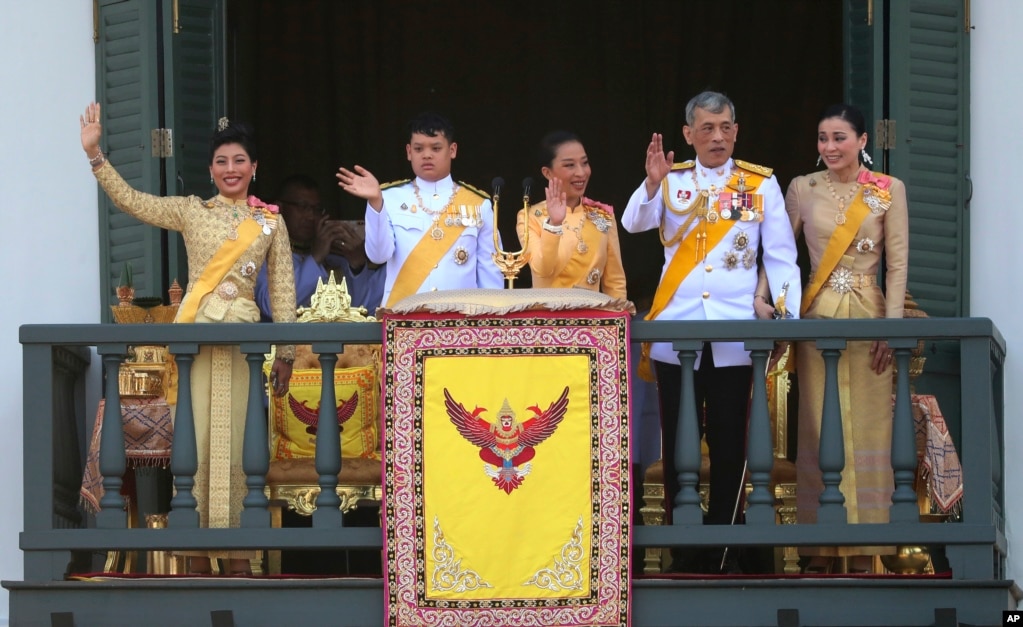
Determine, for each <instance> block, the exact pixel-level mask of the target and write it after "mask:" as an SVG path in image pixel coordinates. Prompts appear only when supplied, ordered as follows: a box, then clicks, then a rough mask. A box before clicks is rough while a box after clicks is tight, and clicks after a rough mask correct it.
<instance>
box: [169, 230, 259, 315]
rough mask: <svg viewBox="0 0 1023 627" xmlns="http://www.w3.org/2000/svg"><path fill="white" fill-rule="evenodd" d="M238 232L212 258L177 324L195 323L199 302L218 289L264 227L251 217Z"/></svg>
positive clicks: (189, 292) (184, 306)
mask: <svg viewBox="0 0 1023 627" xmlns="http://www.w3.org/2000/svg"><path fill="white" fill-rule="evenodd" d="M250 211H251V210H250ZM237 230H238V238H237V239H233V240H231V239H229V240H227V241H225V242H224V243H223V244H221V246H220V248H218V249H217V252H215V253H213V256H212V257H210V260H209V261H208V262H207V263H206V267H205V268H203V269H202V274H201V275H199V278H198V279H197V280H196V282H195V285H194V286H193V287H192V289H191V290H189V291H188V297H187V298H186V299H185V302H184V303H182V305H181V309H180V310H179V311H178V317H177V318H175V320H174V321H175V322H195V312H197V311H199V301H201V300H202V299H203V297H204V296H206V295H207V294H209V293H210V292H212V291H213V290H214V288H216V287H217V285H218V284H219V283H220V281H221V279H223V278H224V276H226V275H227V271H228V270H230V269H231V266H233V265H234V263H235V262H236V261H238V258H239V257H241V256H242V253H244V252H245V251H246V250H248V248H249V246H251V245H252V242H254V241H256V238H258V237H259V236H260V235H261V234H262V233H263V227H261V226H260V225H259V224H258V223H257V222H256V221H255V220H254V219H252V218H251V217H250V218H246V219H245V220H242V222H241V224H239V225H238V229H237Z"/></svg>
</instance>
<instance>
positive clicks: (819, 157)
mask: <svg viewBox="0 0 1023 627" xmlns="http://www.w3.org/2000/svg"><path fill="white" fill-rule="evenodd" d="M817 167H818V168H819V167H821V156H820V155H817Z"/></svg>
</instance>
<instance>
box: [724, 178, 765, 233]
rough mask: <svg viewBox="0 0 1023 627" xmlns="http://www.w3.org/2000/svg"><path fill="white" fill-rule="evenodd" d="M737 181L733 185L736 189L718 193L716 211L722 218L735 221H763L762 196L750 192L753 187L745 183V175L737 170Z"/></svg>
mask: <svg viewBox="0 0 1023 627" xmlns="http://www.w3.org/2000/svg"><path fill="white" fill-rule="evenodd" d="M738 176H739V178H738V182H737V183H736V184H735V185H734V186H733V187H734V188H735V189H736V190H737V191H735V192H724V193H722V194H719V195H718V202H717V207H718V213H720V214H721V218H722V219H724V220H733V221H736V222H763V221H764V197H763V195H762V194H754V193H751V192H752V191H753V190H754V189H755V188H754V187H752V186H749V185H747V184H746V175H745V174H744V173H743V172H742V170H740V171H739V175H738Z"/></svg>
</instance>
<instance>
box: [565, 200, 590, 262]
mask: <svg viewBox="0 0 1023 627" xmlns="http://www.w3.org/2000/svg"><path fill="white" fill-rule="evenodd" d="M579 208H580V209H582V211H580V213H582V217H581V218H580V219H579V224H578V225H577V226H571V225H570V224H569V223H568V222H567V221H566V222H565V223H564V226H565V228H567V229H568V230H569V231H572V232H573V233H575V238H576V239H577V240H579V243H578V244H576V245H575V249H576V250H577V251H579V254H580V255H585V254H586V251H588V250H589V249H590V247H589V246H587V245H586V242H585V241H583V227H584V226H586V208H585V207H583V206H582V204H580V205H579Z"/></svg>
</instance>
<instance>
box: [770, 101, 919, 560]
mask: <svg viewBox="0 0 1023 627" xmlns="http://www.w3.org/2000/svg"><path fill="white" fill-rule="evenodd" d="M866 144H867V133H866V132H865V122H864V119H863V114H862V113H860V112H859V111H858V110H856V109H855V108H853V107H851V106H849V105H844V104H842V105H834V106H832V107H830V108H828V109H827V110H826V111H825V112H824V113H823V115H822V116H821V118H820V121H819V122H818V126H817V151H818V152H819V153H820V159H821V160H822V161H823V162H824V164H825V166H827V167H826V169H825V170H823V171H821V172H814V173H813V174H808V175H806V176H800V177H796V178H795V179H794V180H793V181H792V183H791V184H790V185H789V189H788V193H787V194H786V196H785V206H786V209H787V211H788V214H789V219H790V220H791V221H792V228H793V230H794V231H795V233H796V235H797V237H798V235H799V233H800V232H802V233H803V235H804V236H805V238H806V244H807V248H808V249H809V252H810V264H811V270H812V273H811V275H810V282H809V284H808V285H807V286H806V288H804V290H803V304H802V316H801V317H802V318H804V319H805V318H830V319H834V318H901V317H902V310H903V304H904V302H905V295H906V271H907V265H908V257H909V216H908V212H907V207H906V188H905V185H903V183H902V181H900V180H899V179H896V178H894V177H891V176H888V175H885V174H881V173H874V172H871V171H870V170H869V169H867V168H866V167H865V166H864V165H863V162H864V161H865V160H866V161H867V162H869V160H870V158H869V155H868V154H867V152H866V149H865V147H866ZM882 259H884V260H885V270H886V272H885V275H884V276H885V285H884V288H885V289H884V290H883V291H882V289H881V286H880V285H878V284H877V276H878V270H879V269H880V266H881V261H882ZM796 351H797V358H796V363H797V371H798V376H799V446H798V455H797V459H796V480H797V489H798V491H797V495H798V497H797V498H798V509H797V519H798V521H799V522H800V523H813V522H816V520H817V507H818V500H819V498H820V494H821V492H822V490H823V484H822V481H821V472H820V467H819V466H820V464H819V457H818V452H819V448H820V425H821V412H822V407H823V402H824V400H823V399H824V362H823V359H822V358H821V355H820V352H819V351H818V350H817V348H816V346H815V344H814V343H813V342H801V343H800V344H799V345H798V346H797V347H796ZM891 365H892V351H891V350H890V349H889V348H888V345H887V343H886V342H884V341H873V342H871V341H860V342H849V343H848V346H847V348H846V350H845V351H843V352H842V356H841V359H840V361H839V365H838V372H839V375H838V376H839V394H840V397H841V409H842V430H843V435H844V437H845V469H844V470H843V471H842V482H841V486H840V489H841V491H842V494H843V495H844V496H845V506H846V509H847V511H848V520H849V522H850V523H884V522H888V508H889V506H890V505H891V496H892V491H893V489H894V479H893V475H892V466H891V456H890V453H891V435H892V401H891V390H892V369H891ZM892 551H893V548H889V547H833V548H832V547H821V548H816V549H803V551H802V552H803V554H804V555H808V556H810V560H809V563H808V565H807V567H806V570H807V571H809V572H830V571H831V570H832V568H833V567H834V565H835V563H836V560H835V558H837V557H846V558H848V559H847V561H846V567H847V569H848V571H849V572H870V571H871V568H872V564H873V556H874V555H878V554H882V553H887V552H892Z"/></svg>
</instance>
